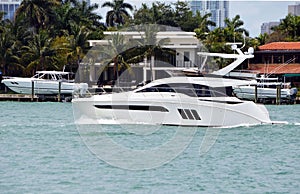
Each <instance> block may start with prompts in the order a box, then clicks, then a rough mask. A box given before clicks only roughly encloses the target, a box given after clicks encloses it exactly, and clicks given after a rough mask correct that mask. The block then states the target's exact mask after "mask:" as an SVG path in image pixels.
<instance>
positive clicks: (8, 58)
mask: <svg viewBox="0 0 300 194" xmlns="http://www.w3.org/2000/svg"><path fill="white" fill-rule="evenodd" d="M0 23H1V29H0V68H1V69H2V71H3V74H4V75H7V73H8V69H14V68H16V69H19V70H23V67H22V66H21V65H20V64H19V58H18V56H17V55H15V53H14V50H15V47H16V43H17V42H16V40H15V36H14V34H13V33H12V23H11V22H10V21H9V20H5V21H3V20H1V21H0Z"/></svg>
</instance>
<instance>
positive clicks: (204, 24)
mask: <svg viewBox="0 0 300 194" xmlns="http://www.w3.org/2000/svg"><path fill="white" fill-rule="evenodd" d="M210 17H211V13H207V14H205V15H203V16H201V14H200V12H199V11H197V13H196V16H195V18H196V22H197V24H198V27H197V28H196V29H195V30H194V31H195V33H196V37H197V38H198V39H200V40H203V39H205V37H206V35H207V33H208V32H209V31H210V30H209V28H208V26H216V23H215V22H213V21H211V20H209V18H210Z"/></svg>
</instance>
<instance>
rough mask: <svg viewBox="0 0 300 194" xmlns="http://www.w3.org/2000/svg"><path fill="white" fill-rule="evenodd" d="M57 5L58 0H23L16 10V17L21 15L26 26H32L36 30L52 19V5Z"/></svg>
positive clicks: (58, 3)
mask: <svg viewBox="0 0 300 194" xmlns="http://www.w3.org/2000/svg"><path fill="white" fill-rule="evenodd" d="M58 5H60V1H58V0H23V1H22V3H21V4H20V7H19V8H18V9H17V10H16V17H22V16H23V17H24V19H25V22H26V23H27V24H28V27H33V28H34V29H35V31H36V32H38V31H39V29H45V28H46V27H47V26H48V24H49V23H50V21H51V20H54V17H55V14H54V12H53V7H54V6H58Z"/></svg>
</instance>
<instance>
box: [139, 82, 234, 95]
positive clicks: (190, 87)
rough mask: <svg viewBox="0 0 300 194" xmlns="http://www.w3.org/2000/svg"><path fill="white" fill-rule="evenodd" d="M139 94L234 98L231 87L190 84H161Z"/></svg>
mask: <svg viewBox="0 0 300 194" xmlns="http://www.w3.org/2000/svg"><path fill="white" fill-rule="evenodd" d="M137 92H175V93H181V94H185V95H187V96H191V97H224V96H232V88H231V87H226V88H224V87H219V88H210V87H208V86H204V85H199V84H189V83H171V84H169V85H167V84H160V85H157V86H152V87H149V88H145V89H143V90H140V91H137Z"/></svg>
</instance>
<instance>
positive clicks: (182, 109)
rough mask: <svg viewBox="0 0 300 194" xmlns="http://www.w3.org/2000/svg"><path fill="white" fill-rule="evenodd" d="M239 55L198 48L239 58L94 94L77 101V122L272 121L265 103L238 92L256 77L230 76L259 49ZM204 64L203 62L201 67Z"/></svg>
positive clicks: (187, 123) (182, 123)
mask: <svg viewBox="0 0 300 194" xmlns="http://www.w3.org/2000/svg"><path fill="white" fill-rule="evenodd" d="M232 48H233V49H234V50H236V51H237V53H238V54H220V53H198V54H199V55H205V56H219V57H224V58H235V59H236V60H235V61H234V62H233V63H232V64H230V65H229V66H227V67H225V68H223V69H220V70H218V71H215V72H213V73H212V74H211V75H210V76H198V77H185V76H181V77H180V76H178V77H170V78H164V79H158V80H155V81H152V82H150V83H148V84H147V85H145V86H143V87H141V88H138V89H136V90H134V91H129V92H122V93H112V94H102V95H94V96H92V97H89V98H75V99H73V100H72V103H73V111H74V118H75V122H76V123H77V124H155V125H157V124H159V125H176V126H177V125H178V126H203V127H204V126H209V127H225V126H237V125H256V124H262V123H272V121H271V120H270V118H269V113H268V111H267V109H266V108H265V106H264V105H258V104H255V103H254V102H252V101H242V100H240V99H238V98H236V97H233V96H232V92H233V87H236V86H239V85H248V84H251V83H253V81H245V80H237V79H230V78H224V77H223V76H224V75H226V74H228V73H229V72H230V71H232V70H233V69H234V68H235V67H237V66H238V65H239V64H241V63H242V62H243V61H244V60H245V59H248V58H252V57H253V55H252V51H253V49H249V50H248V52H247V53H243V52H242V51H241V50H240V49H238V48H237V47H236V45H232ZM202 68H203V67H201V68H200V67H199V69H198V70H199V71H201V69H202Z"/></svg>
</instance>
